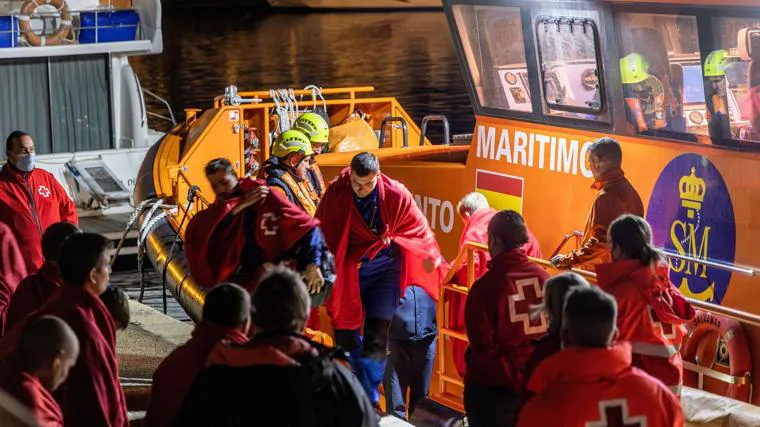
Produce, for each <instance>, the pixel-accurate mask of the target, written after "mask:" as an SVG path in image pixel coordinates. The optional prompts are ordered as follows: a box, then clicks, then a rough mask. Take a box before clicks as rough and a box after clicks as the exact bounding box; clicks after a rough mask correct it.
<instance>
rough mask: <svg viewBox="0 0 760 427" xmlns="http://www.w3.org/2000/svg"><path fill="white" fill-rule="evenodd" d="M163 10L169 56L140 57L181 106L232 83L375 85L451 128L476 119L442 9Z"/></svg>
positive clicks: (204, 102) (158, 86)
mask: <svg viewBox="0 0 760 427" xmlns="http://www.w3.org/2000/svg"><path fill="white" fill-rule="evenodd" d="M166 15H167V16H164V25H163V28H164V53H163V54H162V55H159V56H153V57H142V58H135V59H133V60H132V65H133V67H134V69H135V70H136V71H137V73H138V75H139V76H140V79H141V81H142V84H143V86H144V87H145V88H147V89H150V90H152V91H155V92H156V93H158V94H161V95H162V96H164V97H166V98H167V100H168V101H169V102H170V103H171V105H172V106H173V107H174V109H175V110H176V111H180V110H181V109H182V108H187V107H198V108H207V107H209V106H210V105H211V100H212V98H213V97H214V96H216V95H220V94H222V93H223V91H224V87H225V86H226V85H228V84H236V85H237V86H238V87H239V88H240V89H241V90H259V89H270V88H281V87H303V86H306V85H308V84H317V85H320V86H325V87H336V86H350V85H372V86H374V87H375V89H376V94H377V95H379V96H395V97H397V98H398V100H399V101H400V102H401V104H402V105H403V106H404V107H405V108H406V109H407V111H409V113H410V114H411V115H412V117H413V118H414V120H415V122H417V123H418V124H419V122H420V120H421V119H422V117H423V116H425V115H427V114H440V113H443V114H446V115H447V116H448V117H449V120H450V121H451V125H452V132H454V133H464V132H471V131H472V126H473V123H474V120H473V114H472V109H471V106H470V101H469V98H468V96H467V93H466V90H465V83H464V79H463V77H462V73H461V69H460V67H459V64H458V62H457V59H456V54H455V52H454V50H453V47H452V39H451V35H450V34H449V31H448V28H447V24H446V18H445V16H444V14H443V13H441V12H411V13H348V14H344V13H317V14H295V13H287V14H269V15H257V14H248V15H239V16H232V15H230V14H229V13H227V12H222V11H220V12H218V13H208V12H203V13H199V12H193V13H182V14H180V13H177V12H176V11H175V12H168V13H167V14H166Z"/></svg>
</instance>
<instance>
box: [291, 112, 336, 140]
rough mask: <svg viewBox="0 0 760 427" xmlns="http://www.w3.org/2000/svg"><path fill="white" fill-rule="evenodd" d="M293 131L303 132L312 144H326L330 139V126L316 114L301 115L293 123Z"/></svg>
mask: <svg viewBox="0 0 760 427" xmlns="http://www.w3.org/2000/svg"><path fill="white" fill-rule="evenodd" d="M293 129H296V130H299V131H301V132H303V134H304V135H306V136H308V137H309V140H311V142H312V143H316V144H327V143H328V142H329V139H330V126H329V125H328V124H327V120H325V118H324V117H322V116H320V115H319V114H316V113H304V114H301V115H300V116H299V117H298V118H297V119H296V121H295V123H293Z"/></svg>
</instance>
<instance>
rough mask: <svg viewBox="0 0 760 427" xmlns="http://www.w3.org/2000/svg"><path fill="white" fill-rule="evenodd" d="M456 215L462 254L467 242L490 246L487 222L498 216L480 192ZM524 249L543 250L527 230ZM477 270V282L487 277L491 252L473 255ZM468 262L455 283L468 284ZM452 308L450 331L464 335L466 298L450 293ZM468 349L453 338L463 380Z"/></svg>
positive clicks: (532, 253)
mask: <svg viewBox="0 0 760 427" xmlns="http://www.w3.org/2000/svg"><path fill="white" fill-rule="evenodd" d="M457 212H459V216H460V217H461V218H462V222H463V223H464V230H462V234H461V236H460V237H459V252H462V251H463V250H464V246H465V244H466V243H468V242H473V243H480V244H483V245H487V244H488V223H490V222H491V218H493V216H494V215H496V210H495V209H492V208H491V207H490V206H489V205H488V200H487V199H486V196H484V195H483V194H481V193H478V192H472V193H469V194H467V195H466V196H464V197H463V198H462V200H460V201H459V204H457ZM522 249H523V250H524V251H525V254H526V255H528V256H530V257H534V258H541V257H542V255H541V248H540V246H539V244H538V239H536V236H534V235H533V233H532V232H531V231H530V229H528V243H526V244H525V245H523V247H522ZM474 256H475V257H474V260H475V262H474V267H473V269H474V271H475V280H477V279H479V278H480V276H482V275H483V274H485V272H486V270H487V267H486V266H487V265H488V262H489V261H490V260H491V254H489V253H488V251H481V250H476V251H475V252H474ZM467 265H468V264H467V260H465V261H464V262H463V263H462V265H461V266H460V267H459V270H457V273H456V276H455V281H456V283H457V284H459V285H461V286H465V285H466V284H467ZM448 298H450V304H451V305H450V307H451V308H450V309H449V313H450V314H449V316H450V317H449V322H450V323H449V328H451V329H454V330H455V331H457V332H462V333H464V331H465V329H464V306H465V301H466V299H467V297H466V296H465V295H462V294H459V293H453V292H452V293H449V294H448ZM466 350H467V343H466V342H465V341H461V340H457V339H454V340H452V343H451V353H452V358H453V359H454V365H455V366H456V369H457V372H458V373H459V376H460V377H462V378H464V374H465V371H466V365H465V361H464V353H465V351H466Z"/></svg>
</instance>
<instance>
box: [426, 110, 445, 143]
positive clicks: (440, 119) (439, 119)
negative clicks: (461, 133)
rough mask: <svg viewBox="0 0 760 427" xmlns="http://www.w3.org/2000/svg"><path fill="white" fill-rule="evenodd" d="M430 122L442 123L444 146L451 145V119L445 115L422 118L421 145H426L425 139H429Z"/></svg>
mask: <svg viewBox="0 0 760 427" xmlns="http://www.w3.org/2000/svg"><path fill="white" fill-rule="evenodd" d="M430 122H441V125H442V126H443V145H451V136H450V132H449V119H448V117H446V116H444V115H443V114H440V115H429V116H425V117H423V118H422V124H421V125H420V145H425V138H426V137H427V130H428V125H429V124H430Z"/></svg>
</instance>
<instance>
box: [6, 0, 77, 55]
mask: <svg viewBox="0 0 760 427" xmlns="http://www.w3.org/2000/svg"><path fill="white" fill-rule="evenodd" d="M45 4H49V5H51V6H53V7H55V8H56V9H58V12H59V13H60V14H61V21H60V24H59V25H58V29H57V30H56V31H55V33H53V35H51V36H45V35H39V34H37V33H35V32H34V30H32V22H31V18H32V15H33V14H34V13H36V12H37V9H39V7H40V6H41V5H45ZM18 26H19V29H20V30H21V32H22V33H23V34H24V37H25V38H26V41H27V43H29V44H30V45H32V46H55V45H60V44H62V43H63V41H64V40H65V39H66V37H67V36H68V35H69V32H71V11H70V10H69V5H68V4H66V0H40V2H37V1H36V0H26V2H24V5H23V6H21V14H20V15H19V17H18Z"/></svg>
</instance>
